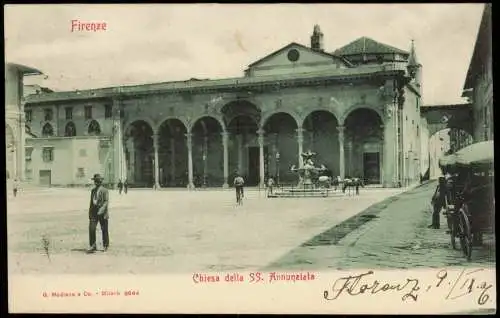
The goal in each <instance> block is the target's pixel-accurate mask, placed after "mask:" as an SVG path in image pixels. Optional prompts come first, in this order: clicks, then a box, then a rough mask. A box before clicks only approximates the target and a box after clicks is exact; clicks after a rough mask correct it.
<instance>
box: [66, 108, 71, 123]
mask: <svg viewBox="0 0 500 318" xmlns="http://www.w3.org/2000/svg"><path fill="white" fill-rule="evenodd" d="M65 111H66V120H72V119H73V107H66V108H65Z"/></svg>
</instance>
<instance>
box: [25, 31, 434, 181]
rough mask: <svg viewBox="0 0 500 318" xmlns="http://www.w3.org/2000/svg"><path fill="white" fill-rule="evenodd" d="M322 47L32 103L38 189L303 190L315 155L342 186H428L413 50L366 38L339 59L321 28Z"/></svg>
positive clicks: (317, 40) (295, 48)
mask: <svg viewBox="0 0 500 318" xmlns="http://www.w3.org/2000/svg"><path fill="white" fill-rule="evenodd" d="M310 44H311V45H310V46H305V45H302V44H299V43H290V44H288V45H286V46H285V47H282V48H280V49H278V50H277V51H275V52H272V53H271V54H269V55H267V56H265V57H263V58H261V59H259V60H258V61H256V62H254V63H252V64H251V65H249V66H248V68H247V69H246V70H245V71H244V76H242V77H238V78H225V79H213V80H211V79H195V78H192V79H190V80H186V81H177V82H166V83H154V84H147V85H136V86H120V87H110V88H102V89H92V90H85V91H83V90H82V91H72V92H53V93H46V94H38V95H31V96H29V97H28V99H29V102H28V104H27V108H26V111H27V114H29V115H28V116H29V118H30V129H31V131H32V133H33V134H34V135H35V136H37V137H35V138H30V139H29V141H28V142H27V143H28V145H29V146H30V147H31V149H32V150H31V151H32V153H31V156H30V160H31V165H30V168H29V169H31V171H32V172H33V174H32V176H33V178H32V180H33V181H34V182H40V180H39V179H37V178H41V174H40V171H41V170H43V171H45V172H44V176H45V177H44V178H45V179H44V180H47V174H50V175H51V176H50V177H49V179H51V180H58V181H57V182H56V181H54V182H52V181H50V182H49V183H51V184H83V183H85V182H88V178H89V177H90V175H91V174H93V173H96V172H100V173H102V174H103V175H104V176H105V179H106V180H107V182H109V183H116V182H117V180H118V179H127V180H128V182H129V183H130V184H131V185H134V186H148V187H151V186H154V185H156V186H158V187H167V186H182V187H186V186H187V187H199V186H224V187H226V186H228V185H230V184H231V180H232V178H233V175H234V173H235V172H236V171H238V172H240V173H241V174H243V175H244V177H245V178H246V180H247V184H248V185H261V186H262V185H263V184H264V181H265V180H266V178H267V177H268V176H274V177H276V178H278V179H279V182H280V183H296V182H297V176H296V175H294V174H292V173H291V172H290V168H291V166H292V165H296V166H297V165H299V166H300V165H301V164H302V162H301V156H300V154H301V153H302V152H303V151H306V150H309V149H310V150H312V151H315V152H317V154H318V155H317V158H316V163H317V164H324V165H325V166H326V167H327V168H329V169H330V170H331V171H332V173H333V175H339V176H341V177H345V176H357V177H363V178H364V179H365V180H366V182H367V183H374V184H383V185H384V186H386V187H394V186H400V185H403V184H411V183H415V182H418V181H419V179H420V174H421V167H420V161H421V158H422V155H421V149H422V146H421V138H422V137H421V136H422V132H421V130H422V127H421V126H420V124H421V123H420V120H421V117H420V106H421V73H422V66H421V65H420V64H419V63H418V61H417V56H416V53H415V47H414V45H413V43H412V45H411V49H410V51H405V50H401V49H398V48H395V47H392V46H389V45H386V44H382V43H379V42H377V41H374V40H372V39H370V38H367V37H362V38H359V39H357V40H355V41H353V42H351V43H349V44H347V45H345V46H343V47H341V48H339V49H337V50H335V51H334V52H327V51H326V50H325V48H324V46H323V45H324V44H323V33H322V32H321V30H320V28H319V26H315V27H314V31H313V34H312V36H311V43H310ZM424 135H425V134H424ZM44 149H45V150H44ZM49 149H52V150H49ZM84 149H85V150H84ZM43 153H45V155H43ZM44 156H45V157H44ZM40 158H43V160H42V162H39V161H40V160H41V159H40ZM40 165H43V167H41V166H40ZM45 182H46V181H45Z"/></svg>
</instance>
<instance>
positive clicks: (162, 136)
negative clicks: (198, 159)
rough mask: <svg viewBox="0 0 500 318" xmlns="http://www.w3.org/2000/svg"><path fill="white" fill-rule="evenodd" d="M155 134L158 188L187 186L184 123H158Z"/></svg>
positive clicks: (185, 131) (165, 121)
mask: <svg viewBox="0 0 500 318" xmlns="http://www.w3.org/2000/svg"><path fill="white" fill-rule="evenodd" d="M157 132H158V136H157V138H158V161H159V166H158V169H159V171H158V177H159V180H158V182H159V184H160V186H161V187H185V186H187V184H188V176H187V171H188V165H187V143H186V134H187V128H186V126H185V124H184V122H183V121H182V120H180V119H179V118H174V117H171V118H168V119H166V120H164V121H162V122H161V123H160V125H159V126H158V129H157Z"/></svg>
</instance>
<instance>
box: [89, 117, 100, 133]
mask: <svg viewBox="0 0 500 318" xmlns="http://www.w3.org/2000/svg"><path fill="white" fill-rule="evenodd" d="M88 132H89V135H94V136H95V135H100V134H101V127H100V126H99V123H98V122H97V121H96V120H92V121H91V122H90V124H89V131H88Z"/></svg>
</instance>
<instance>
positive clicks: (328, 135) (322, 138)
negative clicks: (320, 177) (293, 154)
mask: <svg viewBox="0 0 500 318" xmlns="http://www.w3.org/2000/svg"><path fill="white" fill-rule="evenodd" d="M302 128H303V135H304V146H303V147H304V150H306V151H307V150H311V151H313V152H315V153H316V154H317V156H316V161H317V162H315V164H323V165H325V166H326V167H327V168H328V169H330V171H331V172H332V173H333V175H335V176H338V175H341V173H340V160H339V158H340V157H339V156H340V141H339V125H338V120H337V118H336V117H335V114H333V113H332V112H330V111H326V110H315V111H312V112H310V113H309V114H308V115H307V116H306V117H305V118H304V123H303V124H302Z"/></svg>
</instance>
